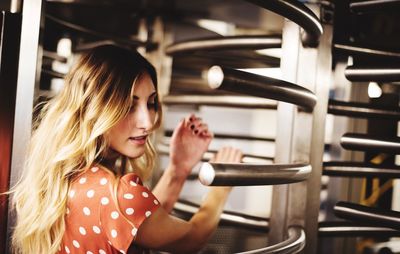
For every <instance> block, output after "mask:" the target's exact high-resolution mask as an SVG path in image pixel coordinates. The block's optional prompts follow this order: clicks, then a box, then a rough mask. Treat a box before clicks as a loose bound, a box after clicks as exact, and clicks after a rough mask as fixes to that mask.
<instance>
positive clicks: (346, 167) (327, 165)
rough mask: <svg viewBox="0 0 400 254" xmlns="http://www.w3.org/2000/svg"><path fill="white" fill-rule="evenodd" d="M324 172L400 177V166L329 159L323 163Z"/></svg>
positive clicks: (328, 173) (336, 174)
mask: <svg viewBox="0 0 400 254" xmlns="http://www.w3.org/2000/svg"><path fill="white" fill-rule="evenodd" d="M322 173H323V174H324V175H328V176H345V177H390V178H400V167H399V166H393V167H391V168H388V167H379V166H378V165H375V164H367V163H363V162H352V161H348V162H343V161H329V162H324V163H323V172H322Z"/></svg>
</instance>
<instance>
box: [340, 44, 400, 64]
mask: <svg viewBox="0 0 400 254" xmlns="http://www.w3.org/2000/svg"><path fill="white" fill-rule="evenodd" d="M333 48H334V49H337V50H340V51H343V52H347V53H349V54H350V55H361V56H366V57H379V58H388V59H397V60H400V52H393V51H386V50H380V49H373V48H365V47H358V46H353V45H346V44H334V45H333Z"/></svg>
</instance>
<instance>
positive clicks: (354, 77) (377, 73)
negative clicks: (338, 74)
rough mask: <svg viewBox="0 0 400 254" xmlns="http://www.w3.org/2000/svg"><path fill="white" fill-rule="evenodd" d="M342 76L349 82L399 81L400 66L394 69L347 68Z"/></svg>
mask: <svg viewBox="0 0 400 254" xmlns="http://www.w3.org/2000/svg"><path fill="white" fill-rule="evenodd" d="M344 75H345V76H346V78H347V79H348V80H350V81H360V82H362V81H378V82H393V81H400V66H399V67H397V68H394V67H378V66H377V67H358V66H348V67H347V68H346V69H345V71H344Z"/></svg>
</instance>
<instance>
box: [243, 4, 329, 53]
mask: <svg viewBox="0 0 400 254" xmlns="http://www.w3.org/2000/svg"><path fill="white" fill-rule="evenodd" d="M247 1H248V2H251V3H253V4H256V5H258V6H260V7H262V8H265V9H267V10H270V11H272V12H275V13H277V14H279V15H281V16H283V17H285V18H287V19H289V20H291V21H293V22H294V23H296V24H298V25H299V26H300V27H302V28H303V29H304V31H305V33H303V34H302V43H303V45H304V46H308V47H317V46H318V43H319V38H320V37H321V34H322V33H323V28H322V24H321V22H320V20H319V18H318V17H317V16H316V15H315V14H314V13H313V12H312V11H311V10H310V9H309V8H308V7H307V6H305V5H304V4H303V3H301V2H299V1H297V0H268V1H265V0H247Z"/></svg>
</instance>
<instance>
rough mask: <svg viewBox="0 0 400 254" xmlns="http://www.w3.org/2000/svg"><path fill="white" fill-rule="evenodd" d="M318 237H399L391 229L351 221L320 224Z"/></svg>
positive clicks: (399, 233) (396, 231)
mask: <svg viewBox="0 0 400 254" xmlns="http://www.w3.org/2000/svg"><path fill="white" fill-rule="evenodd" d="M318 236H319V237H393V236H400V231H398V230H394V229H392V228H386V227H380V226H371V225H366V224H365V223H359V222H352V221H329V222H320V223H319V227H318Z"/></svg>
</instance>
